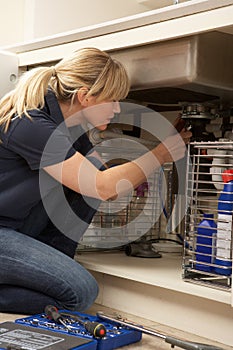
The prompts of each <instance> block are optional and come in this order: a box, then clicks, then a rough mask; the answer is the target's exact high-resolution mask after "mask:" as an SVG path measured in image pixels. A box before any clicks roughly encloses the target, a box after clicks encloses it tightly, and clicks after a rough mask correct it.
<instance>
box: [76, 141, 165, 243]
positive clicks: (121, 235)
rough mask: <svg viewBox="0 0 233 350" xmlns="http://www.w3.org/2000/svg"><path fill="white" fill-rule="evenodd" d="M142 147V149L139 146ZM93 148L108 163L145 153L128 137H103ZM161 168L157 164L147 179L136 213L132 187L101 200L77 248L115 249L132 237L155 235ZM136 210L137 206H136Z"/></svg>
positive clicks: (160, 192)
mask: <svg viewBox="0 0 233 350" xmlns="http://www.w3.org/2000/svg"><path fill="white" fill-rule="evenodd" d="M142 148H143V152H141V149H142ZM95 149H96V151H97V152H98V153H99V154H100V155H101V158H102V159H103V160H104V161H105V162H106V163H108V165H109V166H115V165H117V164H122V163H124V162H127V161H131V160H133V159H135V158H137V157H138V156H140V155H141V154H143V153H145V147H144V146H143V147H141V146H140V145H139V146H138V144H135V142H132V141H130V140H127V139H124V140H117V139H114V140H107V141H104V142H102V143H101V145H96V146H95ZM164 183H165V181H164V172H163V169H162V168H159V169H158V170H157V171H156V172H154V173H153V174H152V175H151V176H150V177H149V178H148V179H147V187H148V188H147V190H146V192H145V196H144V198H143V201H144V203H143V205H142V206H141V209H140V213H138V212H137V214H136V213H135V212H134V210H135V209H134V205H133V204H134V203H135V201H136V197H137V193H136V190H133V189H132V191H131V193H129V194H128V195H127V196H125V197H122V198H119V199H115V200H112V201H107V202H102V203H101V204H100V207H99V208H98V211H97V213H96V214H95V216H94V218H93V220H92V222H91V224H90V226H89V228H88V229H87V231H86V232H85V234H84V236H83V238H82V240H81V241H80V242H79V243H80V245H81V247H80V249H82V248H83V249H88V248H95V249H96V248H97V249H98V248H101V249H105V248H106V249H109V248H110V249H111V248H113V249H115V248H117V247H121V246H125V245H127V244H128V243H131V242H135V241H140V240H143V241H149V240H153V239H156V238H158V237H159V234H160V223H161V220H160V216H161V212H162V206H161V202H162V201H163V200H162V197H164V196H166V186H165V187H163V186H164ZM137 211H138V208H137Z"/></svg>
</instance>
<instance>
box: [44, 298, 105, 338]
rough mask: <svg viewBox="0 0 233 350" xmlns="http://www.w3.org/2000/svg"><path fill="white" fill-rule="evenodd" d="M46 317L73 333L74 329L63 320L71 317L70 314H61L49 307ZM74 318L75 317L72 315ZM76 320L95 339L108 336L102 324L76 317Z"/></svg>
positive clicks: (51, 306)
mask: <svg viewBox="0 0 233 350" xmlns="http://www.w3.org/2000/svg"><path fill="white" fill-rule="evenodd" d="M45 314H46V316H47V317H48V318H49V319H51V320H53V321H55V322H60V323H61V324H62V325H63V326H64V327H65V328H66V329H67V330H68V331H72V329H71V328H70V327H69V326H68V325H67V324H66V322H65V321H64V319H63V316H69V317H71V315H70V314H68V313H59V312H58V309H57V308H56V307H55V306H53V305H47V306H46V307H45ZM72 316H73V315H72ZM74 318H75V319H76V320H77V321H78V322H79V323H80V324H82V325H83V326H84V327H85V329H86V330H87V332H88V333H90V334H91V335H93V336H94V337H95V338H104V337H105V336H106V328H105V326H104V325H103V324H102V323H98V322H94V321H83V320H82V319H81V318H80V317H78V316H76V315H75V316H74Z"/></svg>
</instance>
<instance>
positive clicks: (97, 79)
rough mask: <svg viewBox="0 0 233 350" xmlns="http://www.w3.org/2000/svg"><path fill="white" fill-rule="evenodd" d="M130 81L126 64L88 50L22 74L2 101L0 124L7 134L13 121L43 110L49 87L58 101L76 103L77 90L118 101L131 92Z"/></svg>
mask: <svg viewBox="0 0 233 350" xmlns="http://www.w3.org/2000/svg"><path fill="white" fill-rule="evenodd" d="M129 86H130V84H129V78H128V75H127V73H126V70H125V68H124V67H123V65H122V64H121V63H120V62H118V61H117V60H114V59H113V58H111V57H110V55H109V54H108V53H106V52H104V51H101V50H99V49H96V48H85V49H81V50H78V51H76V52H74V53H73V54H72V55H71V56H70V57H67V58H64V59H62V60H61V61H60V62H58V63H57V64H56V65H55V66H52V67H39V68H34V69H32V70H30V71H28V72H26V73H24V74H23V75H22V77H21V78H20V79H19V82H18V84H17V86H16V88H15V89H14V90H12V91H11V92H10V93H8V94H7V95H5V96H4V97H3V98H2V99H1V100H0V125H4V127H5V131H7V129H8V127H9V124H10V121H11V118H12V117H13V116H15V115H18V116H19V117H22V115H23V114H25V115H26V116H27V117H29V118H30V115H29V113H28V111H30V110H33V109H38V108H43V106H44V103H45V99H44V98H45V95H46V93H47V90H48V88H50V89H51V90H53V92H54V93H55V95H56V97H57V99H58V100H61V101H64V100H71V102H72V100H73V98H74V97H75V94H76V93H77V91H78V89H79V88H81V87H86V88H87V90H88V93H87V97H88V96H96V97H97V100H98V101H99V102H101V101H105V100H116V101H119V100H121V99H124V98H125V97H126V96H127V95H128V92H129Z"/></svg>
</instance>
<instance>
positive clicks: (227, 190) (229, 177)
mask: <svg viewBox="0 0 233 350" xmlns="http://www.w3.org/2000/svg"><path fill="white" fill-rule="evenodd" d="M222 178H223V181H224V187H223V190H222V192H221V194H220V196H219V199H218V223H217V237H216V259H215V265H216V266H215V268H214V270H215V272H216V273H218V274H220V275H231V273H232V248H231V239H232V213H233V169H228V170H225V171H224V172H223V174H222ZM217 265H218V266H217ZM221 266H222V267H221Z"/></svg>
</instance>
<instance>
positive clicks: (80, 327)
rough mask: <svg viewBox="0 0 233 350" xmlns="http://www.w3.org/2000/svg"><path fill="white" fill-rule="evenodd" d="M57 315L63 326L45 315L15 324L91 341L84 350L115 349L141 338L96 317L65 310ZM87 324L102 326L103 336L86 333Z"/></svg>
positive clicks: (124, 328)
mask: <svg viewBox="0 0 233 350" xmlns="http://www.w3.org/2000/svg"><path fill="white" fill-rule="evenodd" d="M59 314H60V315H62V318H63V320H64V322H65V324H62V323H61V322H59V321H57V322H56V321H54V319H49V318H48V315H47V314H46V313H42V314H37V315H33V316H29V317H25V318H20V319H17V320H16V321H15V323H17V324H21V325H24V326H28V327H30V329H32V328H34V329H43V330H49V331H53V332H58V333H59V334H66V335H67V336H69V335H70V336H72V337H73V336H75V337H79V338H82V339H86V340H89V341H91V343H89V344H85V350H112V349H117V348H119V347H122V346H125V345H129V344H132V343H136V342H139V341H140V340H141V338H142V332H140V331H137V330H132V329H128V328H127V327H123V326H121V325H119V324H117V323H114V322H103V320H102V319H101V318H100V317H98V316H93V315H88V314H85V313H80V312H75V311H67V310H59ZM87 323H96V324H98V325H102V326H103V327H104V328H105V334H104V336H103V337H98V336H95V335H93V334H91V333H90V332H88V331H87V329H86V327H85V326H84V324H87ZM35 349H36V348H35ZM67 349H68V348H67ZM69 349H70V348H69ZM72 349H76V348H72ZM78 349H79V347H78ZM81 349H84V347H83V346H80V350H81Z"/></svg>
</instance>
